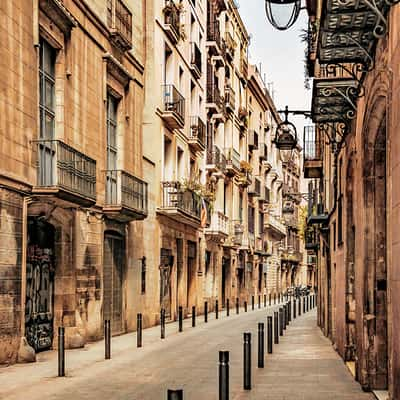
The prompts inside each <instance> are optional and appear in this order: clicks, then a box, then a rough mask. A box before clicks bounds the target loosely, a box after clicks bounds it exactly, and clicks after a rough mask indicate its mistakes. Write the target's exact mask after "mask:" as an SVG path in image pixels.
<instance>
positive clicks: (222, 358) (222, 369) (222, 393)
mask: <svg viewBox="0 0 400 400" xmlns="http://www.w3.org/2000/svg"><path fill="white" fill-rule="evenodd" d="M218 399H219V400H229V351H220V352H219V397H218Z"/></svg>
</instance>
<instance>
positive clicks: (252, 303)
mask: <svg viewBox="0 0 400 400" xmlns="http://www.w3.org/2000/svg"><path fill="white" fill-rule="evenodd" d="M251 309H252V310H254V296H251Z"/></svg>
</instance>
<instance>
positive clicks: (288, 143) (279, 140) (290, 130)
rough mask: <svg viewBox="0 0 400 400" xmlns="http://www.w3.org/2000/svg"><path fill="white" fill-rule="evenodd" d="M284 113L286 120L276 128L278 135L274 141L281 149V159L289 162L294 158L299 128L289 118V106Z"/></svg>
mask: <svg viewBox="0 0 400 400" xmlns="http://www.w3.org/2000/svg"><path fill="white" fill-rule="evenodd" d="M284 113H285V120H284V121H283V122H281V123H280V124H279V125H278V127H277V128H276V136H275V139H274V141H273V143H274V144H275V146H276V147H277V149H278V150H279V153H280V157H281V160H282V161H283V162H286V163H287V162H289V161H290V160H291V159H292V156H293V150H294V149H295V148H296V146H297V130H296V127H295V126H294V125H293V124H292V123H291V122H289V120H288V115H289V109H288V107H287V106H286V108H285V111H284Z"/></svg>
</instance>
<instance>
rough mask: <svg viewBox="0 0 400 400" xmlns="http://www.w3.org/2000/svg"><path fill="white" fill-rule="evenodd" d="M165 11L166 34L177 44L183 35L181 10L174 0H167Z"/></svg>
mask: <svg viewBox="0 0 400 400" xmlns="http://www.w3.org/2000/svg"><path fill="white" fill-rule="evenodd" d="M163 13H164V31H165V34H166V35H167V36H168V38H169V39H170V40H171V42H172V43H173V44H177V43H178V42H179V39H180V36H181V24H180V11H179V9H178V7H177V6H176V4H175V2H174V1H173V0H165V6H164V9H163Z"/></svg>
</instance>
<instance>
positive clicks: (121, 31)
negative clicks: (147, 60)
mask: <svg viewBox="0 0 400 400" xmlns="http://www.w3.org/2000/svg"><path fill="white" fill-rule="evenodd" d="M107 23H108V26H109V27H110V31H111V36H115V35H119V36H121V37H122V38H123V41H124V42H126V47H127V48H130V47H132V13H131V12H130V10H129V9H128V8H127V7H126V6H125V4H124V3H123V2H122V1H121V0H107Z"/></svg>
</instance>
